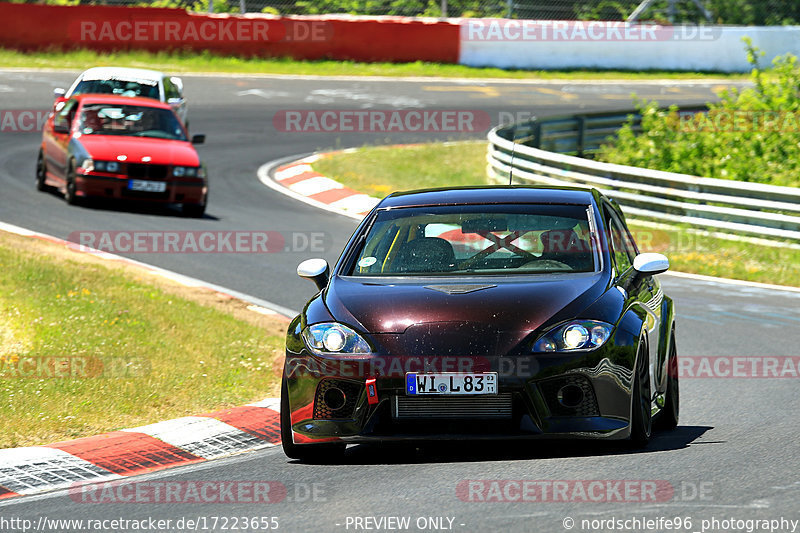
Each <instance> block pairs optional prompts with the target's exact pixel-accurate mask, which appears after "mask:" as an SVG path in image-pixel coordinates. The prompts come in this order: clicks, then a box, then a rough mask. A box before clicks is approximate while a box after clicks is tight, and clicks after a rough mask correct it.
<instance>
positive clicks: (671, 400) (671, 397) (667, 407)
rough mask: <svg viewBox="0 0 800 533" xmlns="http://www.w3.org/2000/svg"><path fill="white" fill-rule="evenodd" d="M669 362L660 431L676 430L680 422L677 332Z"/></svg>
mask: <svg viewBox="0 0 800 533" xmlns="http://www.w3.org/2000/svg"><path fill="white" fill-rule="evenodd" d="M670 344H671V346H670V349H669V360H668V361H667V393H666V395H665V396H666V397H665V399H664V408H663V409H661V413H660V414H659V415H658V420H657V425H658V428H659V429H667V430H669V429H675V428H676V427H678V421H679V420H680V387H679V383H678V349H677V348H676V347H675V332H674V331H673V332H672V337H671V339H670Z"/></svg>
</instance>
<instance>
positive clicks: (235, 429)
mask: <svg viewBox="0 0 800 533" xmlns="http://www.w3.org/2000/svg"><path fill="white" fill-rule="evenodd" d="M0 231H5V232H8V233H13V234H16V235H21V236H23V237H29V238H35V239H41V240H46V241H49V242H52V243H55V244H59V245H63V246H65V247H66V248H67V249H69V250H72V251H74V252H75V253H91V254H92V255H95V256H97V257H100V258H102V259H104V260H109V261H119V262H124V263H128V264H131V265H135V266H137V267H140V268H142V269H144V270H145V271H148V272H150V273H151V274H153V275H158V276H162V277H165V278H168V279H171V280H173V281H175V282H177V283H180V284H182V285H184V286H188V287H201V288H205V289H208V290H211V291H214V292H216V293H219V294H223V295H225V296H228V297H232V298H237V299H240V300H243V301H245V302H248V303H250V305H249V306H248V309H250V310H251V311H254V312H257V313H261V314H266V315H272V316H275V317H276V318H281V317H284V318H285V317H291V316H294V315H295V314H297V313H296V312H295V311H293V310H291V309H286V308H284V307H281V306H279V305H276V304H273V303H272V302H266V301H264V300H260V299H258V298H255V297H252V296H249V295H246V294H242V293H239V292H237V291H232V290H230V289H226V288H224V287H220V286H217V285H214V284H211V283H207V282H204V281H201V280H198V279H195V278H190V277H188V276H184V275H182V274H178V273H176V272H172V271H169V270H165V269H162V268H159V267H156V266H153V265H148V264H146V263H141V262H139V261H135V260H133V259H128V258H126V257H122V256H118V255H115V254H110V253H107V252H102V251H99V250H92V249H89V248H86V247H83V248H82V249H78V248H77V247H75V246H74V244H73V243H70V242H68V241H65V240H63V239H59V238H57V237H53V236H52V235H46V234H44V233H38V232H35V231H31V230H28V229H25V228H21V227H19V226H14V225H11V224H6V223H3V222H0ZM287 321H288V319H287ZM279 405H280V399H278V398H267V399H265V400H262V401H260V402H257V403H252V404H248V405H245V406H242V407H234V408H231V409H223V410H220V411H214V412H212V413H207V414H204V415H199V416H188V417H183V418H176V419H174V420H167V421H165V422H158V423H155V424H150V425H146V426H141V427H136V428H130V429H123V430H120V431H112V432H110V433H104V434H101V435H95V436H93V437H85V438H81V439H76V440H70V441H63V442H56V443H54V444H48V445H46V446H28V447H23V448H8V449H0V500H2V499H5V498H11V497H14V496H20V495H31V494H38V493H42V492H47V491H51V490H58V489H65V488H70V487H73V486H75V485H80V484H84V483H96V482H101V481H109V480H114V479H119V478H123V477H126V476H132V475H136V474H143V473H146V472H152V471H155V470H163V469H165V468H171V467H174V466H179V465H185V464H190V463H197V462H202V461H207V460H210V459H217V458H220V457H225V456H229V455H233V454H236V453H241V452H246V451H250V450H256V449H260V448H265V447H269V446H275V445H278V444H280V442H281V437H280V414H279Z"/></svg>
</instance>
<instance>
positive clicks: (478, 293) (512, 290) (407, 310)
mask: <svg viewBox="0 0 800 533" xmlns="http://www.w3.org/2000/svg"><path fill="white" fill-rule="evenodd" d="M602 278H603V276H602V275H601V274H599V273H598V274H573V275H562V276H553V277H547V278H544V277H541V278H539V277H535V276H530V277H528V278H527V279H526V280H524V281H508V278H495V279H493V278H492V277H489V276H487V277H485V278H481V279H476V278H471V279H469V280H464V281H461V280H459V281H456V282H454V281H452V278H451V279H450V280H442V281H437V280H432V281H426V282H418V283H407V282H398V283H392V282H391V281H387V280H375V281H366V282H365V281H362V280H363V278H361V279H360V280H356V279H355V278H341V277H337V278H336V279H334V281H333V282H332V283H331V284H330V285H329V287H328V291H327V294H326V298H325V303H326V305H327V307H328V309H329V310H330V312H331V313H332V315H333V316H334V317H335V318H336V319H337V320H340V321H343V322H350V323H355V324H361V326H362V327H363V328H364V330H365V331H367V332H370V333H404V332H405V331H406V330H407V329H408V328H410V327H413V326H416V325H424V324H433V323H450V324H452V325H453V326H454V327H456V325H457V324H460V325H462V326H467V325H473V326H475V327H480V329H482V330H483V329H485V330H491V331H494V332H500V331H514V332H530V331H533V330H535V329H537V328H538V327H539V326H541V325H542V324H544V323H545V322H546V321H548V320H549V319H551V318H553V317H554V315H557V314H560V313H561V312H572V313H579V312H580V311H582V310H583V309H585V308H586V307H588V306H589V304H591V303H592V302H593V301H594V300H596V299H597V298H598V297H599V296H600V295H601V294H602V293H603V291H604V290H605V283H604V280H603V279H602ZM573 316H574V315H573ZM447 329H449V328H447Z"/></svg>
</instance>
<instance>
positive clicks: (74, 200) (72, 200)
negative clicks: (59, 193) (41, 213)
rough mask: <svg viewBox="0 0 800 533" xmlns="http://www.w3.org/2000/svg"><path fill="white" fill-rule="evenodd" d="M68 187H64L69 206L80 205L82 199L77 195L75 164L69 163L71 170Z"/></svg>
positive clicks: (68, 172) (67, 179)
mask: <svg viewBox="0 0 800 533" xmlns="http://www.w3.org/2000/svg"><path fill="white" fill-rule="evenodd" d="M66 181H67V183H66V185H64V200H66V201H67V203H68V204H69V205H79V204H80V198H78V195H77V184H76V183H75V162H74V161H70V162H69V169H68V170H67V178H66Z"/></svg>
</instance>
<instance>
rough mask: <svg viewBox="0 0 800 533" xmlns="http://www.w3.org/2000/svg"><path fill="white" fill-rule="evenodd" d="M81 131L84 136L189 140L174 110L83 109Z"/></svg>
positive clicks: (130, 107)
mask: <svg viewBox="0 0 800 533" xmlns="http://www.w3.org/2000/svg"><path fill="white" fill-rule="evenodd" d="M80 132H81V133H82V134H83V135H128V136H133V137H155V138H157V139H173V140H179V141H185V140H186V134H185V133H184V131H183V127H182V126H181V124H180V122H179V121H178V119H177V118H176V117H175V114H174V113H173V112H172V111H171V110H169V109H160V108H157V107H147V106H137V105H119V104H92V105H87V106H84V108H83V111H82V112H81V123H80Z"/></svg>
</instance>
